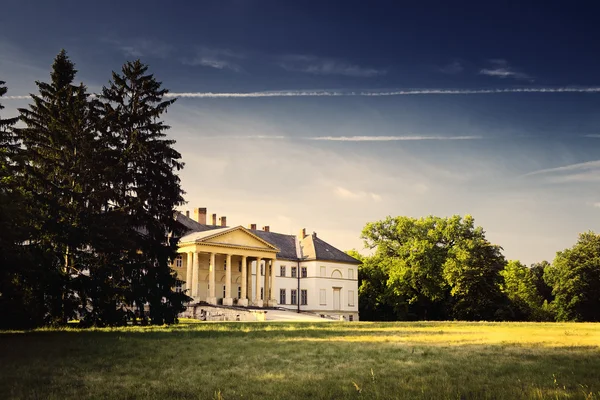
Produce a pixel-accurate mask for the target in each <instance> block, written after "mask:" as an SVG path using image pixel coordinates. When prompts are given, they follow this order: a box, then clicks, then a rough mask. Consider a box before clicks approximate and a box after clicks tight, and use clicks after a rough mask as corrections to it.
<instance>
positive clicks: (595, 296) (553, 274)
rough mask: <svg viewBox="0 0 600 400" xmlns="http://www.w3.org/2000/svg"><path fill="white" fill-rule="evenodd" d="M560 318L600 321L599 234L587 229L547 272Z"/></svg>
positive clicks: (562, 319)
mask: <svg viewBox="0 0 600 400" xmlns="http://www.w3.org/2000/svg"><path fill="white" fill-rule="evenodd" d="M544 278H545V280H546V282H547V283H548V284H549V285H551V286H552V293H553V295H554V296H555V298H554V301H553V306H554V309H555V310H556V318H557V320H559V321H594V322H598V321H600V235H597V234H595V233H594V232H591V231H590V232H586V233H582V234H580V235H579V240H578V241H577V243H576V244H575V245H574V246H573V247H571V248H570V249H566V250H564V251H561V252H558V253H557V254H556V258H555V259H554V262H553V263H552V267H551V268H547V269H546V271H545V274H544Z"/></svg>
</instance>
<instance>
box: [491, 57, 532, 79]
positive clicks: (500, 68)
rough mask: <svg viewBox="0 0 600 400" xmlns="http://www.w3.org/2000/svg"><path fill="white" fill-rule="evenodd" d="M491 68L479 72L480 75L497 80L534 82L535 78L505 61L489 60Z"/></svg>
mask: <svg viewBox="0 0 600 400" xmlns="http://www.w3.org/2000/svg"><path fill="white" fill-rule="evenodd" d="M489 63H490V67H489V68H483V69H481V70H480V71H479V74H480V75H487V76H493V77H496V78H501V79H504V78H513V79H518V80H528V81H533V78H532V77H531V76H529V75H527V74H526V73H524V72H520V71H517V70H515V69H513V68H512V67H510V66H509V65H508V62H507V61H506V60H503V59H493V60H489Z"/></svg>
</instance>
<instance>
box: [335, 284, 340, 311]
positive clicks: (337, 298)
mask: <svg viewBox="0 0 600 400" xmlns="http://www.w3.org/2000/svg"><path fill="white" fill-rule="evenodd" d="M340 297H341V290H340V288H333V309H334V310H339V309H340V304H341V299H340Z"/></svg>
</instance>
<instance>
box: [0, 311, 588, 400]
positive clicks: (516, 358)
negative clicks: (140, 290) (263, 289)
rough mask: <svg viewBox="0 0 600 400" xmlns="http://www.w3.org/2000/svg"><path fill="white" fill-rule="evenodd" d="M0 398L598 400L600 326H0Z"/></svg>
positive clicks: (440, 324)
mask: <svg viewBox="0 0 600 400" xmlns="http://www.w3.org/2000/svg"><path fill="white" fill-rule="evenodd" d="M0 398H35V399H47V398H50V399H63V398H77V399H85V398H115V399H117V398H118V399H133V398H155V399H170V398H173V399H212V398H215V399H220V398H222V399H276V398H277V399H293V398H318V399H346V398H347V399H361V398H362V399H375V398H378V399H388V398H407V399H412V398H429V399H445V398H452V399H471V398H490V399H516V398H534V399H566V398H568V399H600V324H552V323H548V324H541V323H537V324H535V323H460V322H456V323H453V322H448V323H434V322H423V323H419V322H410V323H349V324H342V323H335V322H333V323H192V322H191V321H187V322H185V321H184V322H183V323H181V324H179V325H177V326H173V327H147V328H124V329H114V330H110V329H101V330H86V331H82V330H76V329H71V330H39V331H35V332H27V333H22V332H11V333H0Z"/></svg>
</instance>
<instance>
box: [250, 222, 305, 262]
mask: <svg viewBox="0 0 600 400" xmlns="http://www.w3.org/2000/svg"><path fill="white" fill-rule="evenodd" d="M248 230H249V231H250V232H252V233H253V234H254V235H256V236H258V237H259V238H261V239H262V240H264V241H265V242H269V243H271V244H272V245H273V246H275V247H277V248H278V249H279V253H277V258H281V259H284V260H297V259H298V255H297V254H296V237H295V236H294V235H285V234H283V233H275V232H265V231H261V230H258V229H248Z"/></svg>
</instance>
